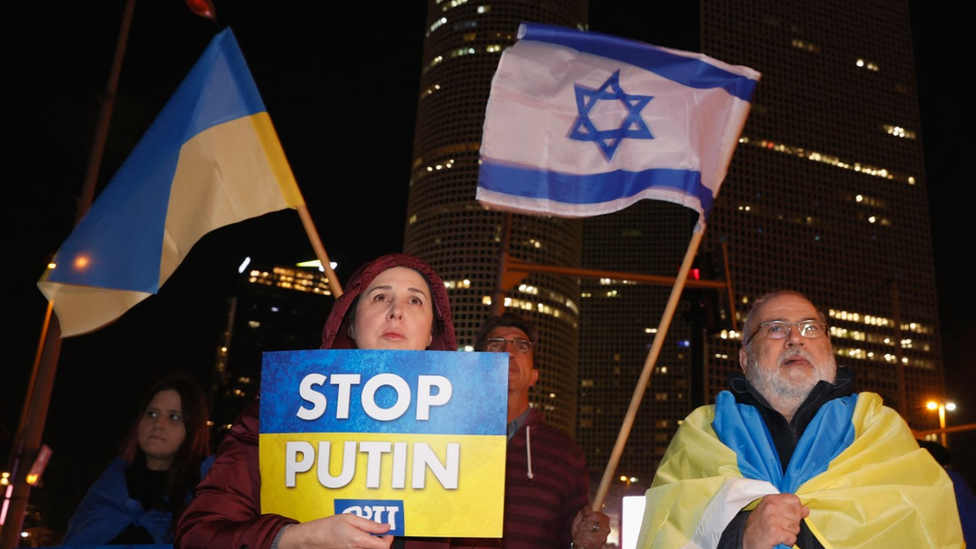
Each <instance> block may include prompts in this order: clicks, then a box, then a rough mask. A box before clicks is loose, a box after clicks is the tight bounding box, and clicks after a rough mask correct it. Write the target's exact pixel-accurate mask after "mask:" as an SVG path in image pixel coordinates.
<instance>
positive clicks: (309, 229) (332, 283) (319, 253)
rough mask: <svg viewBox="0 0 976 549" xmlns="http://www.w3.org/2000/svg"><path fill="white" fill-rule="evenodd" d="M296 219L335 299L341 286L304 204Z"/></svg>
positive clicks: (300, 207)
mask: <svg viewBox="0 0 976 549" xmlns="http://www.w3.org/2000/svg"><path fill="white" fill-rule="evenodd" d="M298 217H300V218H302V225H303V226H304V227H305V234H307V235H308V240H309V242H311V243H312V249H313V250H315V256H316V257H318V258H319V262H320V263H322V268H324V269H325V275H326V276H327V277H329V289H331V290H332V295H334V296H335V298H336V299H339V296H341V295H342V284H339V279H338V278H336V274H335V271H333V270H332V263H331V262H330V261H329V254H327V253H325V246H323V245H322V239H321V238H319V232H318V230H316V229H315V223H313V222H312V214H310V213H309V211H308V206H306V205H305V204H304V203H303V204H302V205H300V206H298Z"/></svg>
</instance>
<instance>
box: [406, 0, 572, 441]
mask: <svg viewBox="0 0 976 549" xmlns="http://www.w3.org/2000/svg"><path fill="white" fill-rule="evenodd" d="M586 20H587V2H586V1H585V0H555V1H549V2H539V3H535V2H523V1H516V0H501V1H492V2H474V1H466V0H429V1H428V8H427V29H426V38H425V40H424V53H423V67H422V69H421V71H422V72H421V79H420V96H419V98H418V103H417V127H416V134H415V136H414V154H413V157H414V161H413V168H412V172H411V179H410V197H409V203H408V205H407V226H406V229H405V236H404V251H406V252H407V253H410V254H415V255H417V256H419V257H422V258H424V259H425V260H427V261H428V262H430V264H431V265H432V266H433V267H434V269H436V270H437V272H438V273H439V274H440V275H441V276H442V277H443V278H444V280H445V281H446V283H447V285H448V293H449V295H450V297H451V307H452V313H453V315H454V327H455V329H456V331H457V334H458V343H459V344H460V345H461V346H462V347H463V346H465V345H471V344H473V343H474V336H475V333H476V332H477V330H478V327H479V326H480V325H481V323H482V322H483V321H484V320H485V318H486V317H487V316H488V314H489V308H490V295H491V293H492V291H493V289H494V287H495V279H496V277H497V268H498V267H497V265H498V263H497V262H498V253H499V245H500V244H499V243H500V239H501V237H502V234H501V231H502V219H503V216H502V215H501V214H499V213H496V212H489V211H487V210H485V209H483V208H482V207H481V206H480V205H479V204H478V203H477V202H476V201H475V199H474V195H475V188H476V186H477V181H478V151H479V149H480V147H481V132H482V124H483V122H484V115H485V104H486V102H487V100H488V91H489V89H490V86H491V77H492V75H493V74H494V73H495V68H496V67H497V65H498V59H499V56H500V55H501V52H502V50H503V49H504V48H506V47H508V46H510V45H512V44H513V43H514V42H515V34H516V31H517V30H518V25H519V23H520V22H523V21H535V22H541V23H551V24H556V25H563V26H569V27H582V26H584V25H585V24H586ZM581 235H582V228H581V224H580V222H578V221H568V220H562V219H549V218H545V217H536V216H520V215H517V216H514V223H513V230H512V235H511V253H512V255H513V256H514V257H517V258H519V259H522V260H525V261H532V262H537V263H543V264H549V265H569V266H578V265H579V263H580V256H581ZM509 298H510V301H509V303H508V304H507V307H508V309H509V310H512V311H516V312H519V313H522V314H525V315H527V316H529V317H531V318H532V320H533V322H535V323H536V325H537V326H538V328H539V331H540V332H541V333H542V338H543V340H542V345H541V347H540V348H539V351H538V353H537V356H536V365H537V366H538V367H539V368H540V369H541V376H540V381H539V384H538V385H537V386H536V389H535V392H534V393H533V395H532V401H533V404H534V405H535V406H539V407H541V408H542V409H543V410H545V411H546V416H547V419H548V421H549V423H551V424H553V425H555V426H557V427H558V428H560V429H562V430H564V431H566V432H567V433H570V434H572V433H573V432H574V429H575V426H576V388H577V379H576V360H577V359H576V348H577V327H578V323H579V310H578V302H579V284H578V282H577V281H576V280H575V279H572V278H568V277H561V276H554V275H531V276H529V277H528V278H526V279H525V280H523V281H522V283H521V284H520V285H518V286H517V288H516V289H515V290H514V291H512V292H510V293H509Z"/></svg>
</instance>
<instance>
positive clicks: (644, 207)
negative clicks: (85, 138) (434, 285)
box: [405, 0, 943, 482]
mask: <svg viewBox="0 0 976 549" xmlns="http://www.w3.org/2000/svg"><path fill="white" fill-rule="evenodd" d="M544 5H545V6H546V10H547V11H545V12H542V11H539V13H526V12H527V11H532V10H542V8H538V7H534V6H533V7H529V6H527V4H524V3H516V2H501V3H484V2H483V3H478V4H475V3H472V2H463V1H457V0H456V1H454V2H450V1H449V0H442V1H441V2H436V1H431V2H430V4H429V8H428V9H429V13H428V27H427V32H428V35H427V39H426V42H425V50H424V58H423V76H422V84H421V90H420V98H419V99H418V118H417V133H416V138H415V142H414V165H413V172H412V178H411V191H410V203H409V206H408V220H407V229H406V242H405V248H406V251H408V252H410V253H416V254H418V255H420V256H422V257H425V258H426V259H428V260H429V261H431V262H432V263H433V265H434V266H435V268H437V269H438V271H439V272H441V273H442V274H443V275H444V278H445V279H446V280H447V281H448V284H449V285H450V286H451V288H450V292H451V298H452V300H453V301H452V305H453V306H454V308H455V312H456V326H457V328H458V333H459V336H460V341H461V343H462V345H463V344H470V343H471V339H472V336H473V334H474V331H475V330H476V329H477V327H478V325H479V324H480V322H481V321H482V320H483V318H484V317H485V315H486V314H487V310H488V306H487V305H486V303H485V301H484V298H485V296H488V295H490V293H491V289H492V287H493V285H494V280H495V276H496V256H497V251H498V242H497V241H498V239H499V238H500V227H501V216H500V215H497V214H493V213H490V212H486V211H484V210H482V209H481V207H480V206H479V205H478V204H477V203H475V202H474V199H473V197H474V189H475V184H476V178H477V155H478V149H479V147H480V138H481V131H482V121H483V115H484V105H485V101H486V99H487V95H488V90H489V84H490V80H491V76H492V74H493V72H494V69H495V66H496V64H497V59H498V55H499V53H500V51H501V49H503V48H504V47H506V46H508V45H510V44H511V43H512V41H513V39H514V36H513V34H514V29H515V28H516V27H517V24H518V22H519V21H521V20H534V21H542V22H550V23H555V24H561V25H565V26H571V27H578V26H579V27H585V21H586V5H585V2H548V3H545V4H544ZM671 11H672V12H673V11H674V10H671ZM696 15H697V16H698V18H699V19H700V21H699V23H700V26H699V27H700V33H701V42H700V44H701V51H703V52H704V53H706V54H708V55H711V56H713V57H715V58H717V59H721V60H722V61H725V62H728V63H732V64H741V65H746V66H749V67H752V68H754V69H756V70H758V71H760V72H761V73H763V78H762V80H761V81H760V83H759V85H758V87H757V93H756V96H755V97H754V100H753V109H752V113H751V115H750V118H749V120H748V122H747V124H746V127H745V130H744V133H743V137H742V140H741V143H740V145H739V148H738V150H737V152H736V154H735V157H734V159H733V161H732V165H731V169H730V171H729V174H728V177H727V178H726V181H725V183H724V185H723V186H722V190H721V193H720V195H719V199H718V201H717V202H716V205H715V208H714V210H713V212H712V215H711V218H710V219H709V225H708V228H707V232H706V238H705V241H704V242H703V244H702V252H701V254H700V256H699V266H701V267H703V271H702V274H703V276H706V277H708V276H712V277H718V278H728V279H729V280H731V284H732V288H733V301H734V303H735V309H736V310H735V311H732V310H730V308H729V306H728V304H727V301H728V299H727V296H726V295H725V294H724V293H721V294H720V293H719V292H711V293H709V292H706V291H700V292H699V294H700V295H698V296H694V297H695V298H696V299H688V292H687V291H686V298H685V299H684V300H683V301H682V303H681V305H680V307H679V310H678V313H677V315H676V316H675V321H674V323H673V325H672V327H671V329H670V331H669V335H668V339H667V340H666V342H665V345H664V349H663V351H662V354H661V358H660V359H659V360H658V364H657V368H656V370H655V373H654V376H653V377H652V380H651V384H650V387H649V389H648V391H647V393H646V395H645V396H644V400H643V405H642V407H641V411H640V413H639V415H638V419H637V422H636V424H635V426H634V431H633V433H632V435H631V438H630V440H629V442H628V445H627V449H626V450H625V452H624V456H623V458H622V460H621V464H620V472H621V473H626V474H628V475H631V474H632V475H634V476H638V477H641V481H642V482H645V481H647V480H649V477H650V475H651V473H652V472H653V470H654V469H655V467H656V465H657V461H658V460H659V458H660V456H661V455H662V454H663V452H664V449H665V448H666V446H667V443H668V441H669V440H670V438H671V436H672V434H673V433H674V430H675V429H676V428H677V425H678V423H679V421H680V420H681V419H682V418H683V417H684V416H685V415H687V413H688V412H690V410H691V409H692V408H693V407H694V406H695V405H698V404H704V403H709V402H712V401H713V400H714V396H715V394H716V393H717V392H718V391H720V390H722V389H723V388H724V383H725V379H726V376H727V374H728V372H730V371H733V370H736V369H738V367H739V366H738V350H739V346H740V342H741V335H740V334H739V333H737V332H736V331H734V330H732V329H731V328H732V323H733V322H734V321H737V322H738V323H739V324H741V320H742V318H744V314H745V312H746V311H747V310H748V308H749V306H750V304H751V303H752V302H753V301H754V300H755V299H756V298H758V297H760V296H761V295H762V294H764V293H766V292H768V291H771V290H774V289H779V288H790V289H796V290H799V291H802V292H804V293H806V294H807V295H809V296H810V298H811V299H812V300H813V301H814V302H815V303H816V304H817V305H819V306H821V307H823V308H824V309H825V312H826V313H827V314H828V317H829V318H828V323H829V324H830V326H831V334H832V337H833V341H834V347H835V350H836V351H837V360H838V363H839V364H840V365H843V366H847V367H850V368H852V369H854V370H855V371H856V372H857V375H858V387H859V389H860V390H871V391H877V392H880V393H882V394H883V395H884V396H885V397H886V399H887V400H889V402H890V403H891V404H892V405H896V406H899V407H900V408H901V409H902V411H903V413H904V414H905V415H906V417H907V418H908V420H909V422H910V424H911V425H912V426H913V427H918V428H921V427H933V426H934V423H935V421H936V418H935V417H934V415H933V414H929V413H927V412H925V411H924V410H923V409H922V404H923V402H924V398H925V397H927V396H929V395H939V394H941V390H942V388H943V381H942V380H943V377H942V365H941V349H940V343H939V327H938V311H937V306H936V294H935V277H934V267H933V261H932V246H931V234H930V229H929V219H928V207H927V196H926V181H925V175H924V166H923V161H922V147H921V142H920V136H921V128H920V122H919V112H918V104H917V95H916V86H915V77H914V69H913V54H912V47H911V29H910V25H909V18H908V5H907V2H906V1H905V0H893V1H885V2H869V3H859V4H858V3H855V4H851V3H840V2H830V3H827V4H821V5H818V6H815V7H811V5H810V4H809V3H805V2H800V1H799V0H777V1H775V2H774V1H772V0H758V1H750V2H744V1H742V0H710V1H708V2H702V6H701V7H700V11H699V12H698V13H697V14H696V13H694V12H692V13H691V14H690V17H691V18H692V19H694V18H695V16H696ZM595 30H598V31H601V32H607V33H610V34H620V35H624V36H627V37H629V38H634V39H638V40H641V41H645V42H649V43H658V44H661V41H660V40H659V39H658V38H659V37H658V36H653V35H645V34H643V33H644V32H646V31H637V32H633V33H629V34H628V33H620V32H618V31H617V30H616V29H615V28H612V27H610V26H606V27H601V28H597V29H595ZM662 45H670V44H662ZM515 219H516V223H515V232H514V233H513V238H512V250H513V254H514V255H515V256H516V257H519V258H521V259H526V260H530V261H537V262H540V263H551V264H556V265H575V264H580V265H582V266H584V267H590V268H600V269H607V270H613V271H625V272H626V271H636V272H642V273H649V274H658V275H666V276H673V275H674V274H675V273H676V272H677V269H678V265H679V263H680V261H681V259H682V256H683V253H684V250H685V247H686V245H687V242H688V239H689V238H690V235H691V228H692V225H693V222H694V219H693V214H691V213H690V212H689V211H687V210H685V209H684V208H681V207H678V206H674V205H671V204H664V203H656V202H648V201H645V202H643V203H641V204H638V205H635V206H632V207H631V208H628V209H627V210H624V211H623V212H618V213H615V214H612V215H607V216H601V217H598V218H593V219H588V220H586V221H584V222H568V221H562V220H551V219H544V218H535V217H525V216H516V218H515ZM723 250H726V251H727V255H725V254H724V253H723ZM726 265H727V269H728V272H726ZM524 282H525V285H523V286H521V287H519V289H517V290H516V291H514V292H512V293H510V294H509V295H510V297H511V298H513V300H514V301H513V304H512V307H515V308H518V307H530V308H531V309H532V311H533V315H534V318H535V319H536V321H537V322H539V324H540V329H541V331H542V333H543V337H544V338H545V340H544V345H543V348H542V356H541V360H540V363H541V366H542V367H543V383H542V387H541V390H540V391H537V392H536V394H535V395H534V400H536V401H537V402H536V404H542V405H543V406H546V407H548V408H550V410H549V412H550V414H549V415H550V418H552V419H553V422H554V423H556V424H557V425H559V426H560V427H562V428H564V429H572V428H573V427H574V425H575V426H576V429H577V440H578V441H579V442H580V444H581V445H582V446H583V447H584V449H585V450H586V452H587V460H588V463H589V464H590V466H591V468H592V469H594V470H599V469H601V468H602V467H603V466H604V465H605V463H606V459H607V457H608V456H609V453H610V450H611V448H612V446H613V443H614V440H615V439H616V435H617V431H618V428H619V426H620V423H621V420H622V419H623V416H624V413H625V411H626V409H627V405H628V402H629V399H630V395H631V392H632V390H633V386H634V384H635V382H636V380H637V376H638V374H639V372H640V369H641V367H642V365H643V362H644V359H645V357H646V355H647V351H648V348H649V345H650V343H651V341H652V338H653V336H654V334H653V331H654V329H655V328H656V327H657V324H658V321H659V319H660V316H661V311H662V310H663V308H664V305H665V302H666V300H667V296H668V292H669V288H661V287H651V286H641V285H637V284H633V283H629V282H627V281H625V280H612V279H605V280H593V281H586V280H584V281H581V282H577V281H575V280H567V279H563V278H559V277H541V276H532V277H530V278H529V279H526V280H525V281H524ZM699 297H705V298H707V301H709V304H710V305H712V304H714V303H715V302H722V301H724V302H726V304H725V305H724V306H723V307H722V310H721V311H719V312H717V313H716V314H715V315H711V314H708V313H709V312H710V311H708V310H706V311H705V312H703V311H702V310H701V309H699V308H698V307H697V306H696V305H694V303H695V302H696V301H697V298H699ZM540 310H541V311H542V314H539V311H540ZM557 315H558V316H557ZM577 327H578V332H577V329H576V328H577ZM577 333H578V335H577ZM577 338H578V341H579V344H578V346H577ZM577 359H578V365H579V366H578V372H579V373H578V377H577V374H576V372H577V367H576V364H577ZM899 364H900V365H902V366H903V367H904V373H905V382H906V383H905V388H906V396H905V398H904V402H897V401H898V400H899V399H900V398H901V397H900V393H901V389H900V385H899V382H898V379H899V375H898V374H899V368H898V365H899ZM563 368H565V370H563ZM554 370H556V371H554ZM550 393H552V394H554V395H556V396H555V397H554V398H553V399H551V400H548V399H549V394H550ZM577 396H578V422H577V423H575V424H574V423H573V422H574V421H575V419H576V416H577V414H576V413H575V411H574V406H577ZM553 412H555V413H553Z"/></svg>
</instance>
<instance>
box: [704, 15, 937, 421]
mask: <svg viewBox="0 0 976 549" xmlns="http://www.w3.org/2000/svg"><path fill="white" fill-rule="evenodd" d="M702 6H703V9H702V28H703V29H704V32H703V35H702V49H703V51H704V52H705V53H708V54H709V55H713V56H715V57H718V58H720V59H722V60H723V61H726V62H729V63H735V64H743V65H748V66H751V67H753V68H755V69H757V70H759V71H761V72H762V73H763V79H762V81H761V82H760V84H759V87H758V88H757V93H756V98H755V101H754V107H753V111H752V114H751V116H750V119H749V121H748V123H747V124H746V128H745V131H744V133H743V136H742V139H741V142H740V145H739V149H738V152H737V153H736V158H735V160H734V161H733V164H732V169H731V171H730V172H729V176H728V178H727V180H726V182H725V186H724V187H723V189H722V194H721V196H720V198H719V201H718V202H717V204H716V209H715V212H714V215H713V220H712V223H711V227H710V228H709V231H710V233H711V234H710V238H711V241H712V242H718V241H723V242H725V243H727V245H728V250H729V264H730V266H731V270H732V279H733V282H734V287H735V291H736V299H737V300H738V303H737V307H738V308H740V309H742V310H746V309H747V308H748V306H749V302H751V301H752V300H754V299H756V298H758V297H760V296H761V295H762V294H763V293H765V292H768V291H770V290H773V289H777V288H793V289H797V290H800V291H802V292H804V293H806V294H807V295H809V296H810V298H811V299H812V300H813V301H814V303H816V304H817V305H818V306H820V307H822V308H824V309H825V312H826V313H827V315H828V319H827V321H828V323H829V324H830V326H831V337H832V338H833V343H834V350H835V351H836V353H837V361H838V364H840V365H844V366H848V367H851V368H853V369H854V370H855V371H856V372H857V375H858V378H857V379H858V387H859V388H860V389H861V390H870V391H875V392H878V393H881V394H882V395H883V396H885V398H886V400H889V401H890V403H891V404H892V405H896V406H897V407H898V408H899V409H900V410H901V411H902V413H903V415H904V416H905V418H906V419H907V420H908V421H909V423H910V424H911V425H912V426H913V427H922V426H923V425H924V426H928V427H931V426H933V423H934V422H933V420H934V416H933V415H932V414H930V413H927V412H925V410H924V405H925V402H926V400H927V399H928V398H931V397H936V396H941V395H942V391H943V388H944V381H943V371H942V351H941V346H940V338H939V322H938V318H939V315H938V308H937V305H936V288H935V272H934V263H933V256H932V235H931V232H930V223H929V208H928V197H927V194H926V181H925V171H924V163H923V157H922V143H921V140H920V139H921V134H922V132H921V128H920V122H919V107H918V99H917V90H916V85H915V73H914V57H913V51H912V40H911V26H910V21H909V13H908V2H907V1H905V0H886V1H874V2H853V3H850V2H837V1H833V2H826V3H823V4H818V5H817V6H816V8H815V9H811V5H810V4H808V3H804V2H800V1H786V2H784V1H780V0H777V1H772V0H759V1H750V2H748V3H744V2H739V1H734V0H715V1H709V2H703V3H702ZM713 341H714V343H713V345H712V349H711V351H710V352H709V362H708V369H707V370H706V380H707V381H706V382H707V387H708V391H709V394H710V395H711V394H714V392H715V391H716V390H717V389H718V388H719V387H720V386H721V382H722V378H724V374H725V371H726V370H728V369H729V368H730V361H725V360H716V359H715V358H714V357H715V355H722V354H728V355H729V356H730V357H732V356H734V352H735V351H736V347H737V346H738V342H737V341H735V342H732V341H730V340H723V339H720V338H715V339H714V340H713ZM899 364H901V366H903V368H904V374H905V388H906V395H905V398H904V400H905V401H904V402H899V400H901V399H902V397H901V396H900V395H899V393H900V388H899V383H898V378H899V376H898V365H899Z"/></svg>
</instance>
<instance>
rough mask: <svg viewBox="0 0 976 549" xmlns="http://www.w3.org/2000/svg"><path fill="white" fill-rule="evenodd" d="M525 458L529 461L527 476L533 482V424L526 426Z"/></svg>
mask: <svg viewBox="0 0 976 549" xmlns="http://www.w3.org/2000/svg"><path fill="white" fill-rule="evenodd" d="M525 460H526V461H527V462H528V463H529V470H528V471H527V472H526V476H528V477H529V482H532V476H533V475H532V426H531V425H526V426H525Z"/></svg>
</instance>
